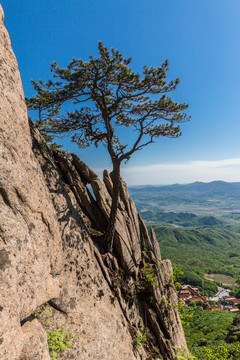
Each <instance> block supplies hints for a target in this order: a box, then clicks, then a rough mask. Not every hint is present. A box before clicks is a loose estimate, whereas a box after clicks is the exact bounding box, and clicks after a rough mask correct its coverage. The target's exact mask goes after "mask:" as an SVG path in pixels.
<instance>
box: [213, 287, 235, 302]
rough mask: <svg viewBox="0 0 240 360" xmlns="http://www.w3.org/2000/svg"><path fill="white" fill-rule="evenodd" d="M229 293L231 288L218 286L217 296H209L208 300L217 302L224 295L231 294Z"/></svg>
mask: <svg viewBox="0 0 240 360" xmlns="http://www.w3.org/2000/svg"><path fill="white" fill-rule="evenodd" d="M229 293H230V290H229V289H224V288H222V287H220V286H218V293H217V294H216V295H215V296H213V297H210V298H208V300H212V301H216V302H217V301H219V300H220V299H222V298H223V297H224V296H229Z"/></svg>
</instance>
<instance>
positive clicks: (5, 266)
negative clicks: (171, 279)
mask: <svg viewBox="0 0 240 360" xmlns="http://www.w3.org/2000/svg"><path fill="white" fill-rule="evenodd" d="M3 17H4V15H3V11H2V8H0V69H1V71H0V127H1V129H0V305H1V306H0V324H1V325H0V344H1V345H0V354H1V355H0V358H1V359H6V360H10V359H17V358H18V356H20V354H21V351H22V348H23V346H24V342H25V339H27V337H28V335H27V334H25V333H24V329H22V328H21V325H20V321H21V320H23V319H24V318H26V317H27V316H29V315H30V314H31V313H32V312H33V310H34V309H35V308H36V307H37V306H39V305H41V304H42V303H44V302H46V301H47V300H48V299H49V297H54V296H58V293H59V283H60V280H59V276H60V271H61V267H62V261H61V236H60V233H59V226H58V222H57V219H56V215H55V211H54V208H53V204H52V202H51V199H50V197H49V191H48V189H47V186H46V184H45V182H44V179H43V176H42V171H41V168H40V166H39V164H38V163H37V161H36V160H35V158H34V156H33V153H32V150H31V147H32V141H31V137H30V131H29V126H28V118H27V111H26V105H25V102H24V95H23V91H22V84H21V80H20V76H19V71H18V66H17V62H16V59H15V56H14V54H13V52H12V49H11V44H10V40H9V36H8V34H7V31H6V29H5V28H4V26H3ZM10 319H11V320H10Z"/></svg>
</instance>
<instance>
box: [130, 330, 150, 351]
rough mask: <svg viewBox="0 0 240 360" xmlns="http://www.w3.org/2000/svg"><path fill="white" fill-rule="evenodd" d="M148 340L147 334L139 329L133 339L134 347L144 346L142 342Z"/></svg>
mask: <svg viewBox="0 0 240 360" xmlns="http://www.w3.org/2000/svg"><path fill="white" fill-rule="evenodd" d="M146 341H147V335H146V334H144V333H143V331H142V330H138V332H137V335H136V337H135V338H134V340H133V344H134V347H135V348H139V347H141V346H142V343H143V342H146Z"/></svg>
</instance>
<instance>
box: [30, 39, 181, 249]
mask: <svg viewBox="0 0 240 360" xmlns="http://www.w3.org/2000/svg"><path fill="white" fill-rule="evenodd" d="M98 52H99V57H93V56H90V57H89V61H83V60H82V59H76V58H73V59H72V61H70V63H69V65H68V66H67V67H66V68H61V67H59V66H58V65H57V63H56V62H54V63H52V64H51V71H52V72H53V77H54V80H49V81H47V82H43V81H42V80H40V81H39V82H36V81H34V80H32V83H33V86H34V89H35V90H36V92H37V94H36V96H33V97H31V98H29V99H27V105H28V108H29V109H32V110H36V111H37V113H38V119H37V120H36V121H37V123H38V124H40V127H41V128H42V130H44V131H45V132H46V134H50V136H51V134H56V133H57V134H71V135H72V136H71V138H72V141H73V142H76V143H77V144H78V145H79V146H80V147H82V148H84V147H87V146H89V145H90V144H91V143H93V144H95V146H98V145H99V144H103V145H104V146H105V147H106V148H107V150H108V153H109V155H110V158H111V161H112V166H113V171H112V181H113V198H112V206H111V213H110V219H109V223H108V228H107V231H106V242H107V245H108V249H109V251H111V250H112V247H113V238H114V232H115V223H116V214H117V207H118V201H119V192H120V166H121V163H122V162H123V161H124V162H126V161H128V160H129V159H130V157H131V156H132V155H133V153H135V152H136V151H139V150H141V149H142V148H144V147H145V146H147V145H148V144H151V143H153V142H154V141H155V139H157V138H159V137H160V136H164V137H165V136H167V137H172V138H176V137H178V136H180V135H181V132H180V128H179V125H178V124H179V123H181V122H183V121H186V120H188V117H187V115H186V114H185V113H184V112H183V111H184V110H185V109H186V108H187V104H185V103H177V102H174V101H173V100H172V99H171V98H170V97H169V96H167V95H166V94H168V93H169V92H171V91H173V90H175V89H176V87H177V84H178V83H179V79H178V78H177V79H176V80H171V81H169V82H167V81H166V71H167V70H168V61H167V60H165V61H164V62H163V63H162V65H161V66H159V67H156V68H155V67H149V68H148V67H147V66H146V65H144V66H143V72H142V74H139V73H136V72H134V71H133V70H132V69H131V68H130V67H129V64H130V63H131V58H124V57H123V55H122V54H121V53H120V52H119V51H118V50H115V49H113V48H112V49H111V51H109V50H108V48H107V47H106V46H104V45H103V44H102V42H99V45H98ZM55 80H56V81H55ZM65 102H70V107H69V108H70V109H72V108H73V104H75V105H77V108H76V109H75V110H73V111H67V112H66V113H65V114H63V112H61V109H62V105H63V104H64V103H65ZM83 104H85V106H83ZM119 127H122V128H126V130H127V129H128V128H129V129H132V131H128V132H127V133H125V132H124V135H122V133H123V132H122V130H121V131H119ZM126 135H127V136H126ZM129 137H130V139H129ZM124 141H125V143H124Z"/></svg>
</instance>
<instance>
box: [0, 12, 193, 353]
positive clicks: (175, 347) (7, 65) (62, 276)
mask: <svg viewBox="0 0 240 360" xmlns="http://www.w3.org/2000/svg"><path fill="white" fill-rule="evenodd" d="M0 64H1V73H0V80H1V81H0V97H1V102H0V151H1V160H0V195H1V196H0V212H1V217H0V289H1V291H0V358H1V359H2V360H15V359H16V360H17V359H19V360H20V359H21V360H30V359H31V360H33V359H39V360H47V359H50V355H49V351H48V345H47V337H46V331H45V329H51V330H57V328H58V327H59V326H63V327H64V329H65V330H67V331H68V332H69V333H71V334H73V335H74V338H72V340H71V342H72V347H71V348H67V349H66V350H64V351H62V352H60V353H59V354H58V357H57V358H58V359H81V360H85V359H94V360H95V359H96V360H98V359H106V360H115V359H116V358H118V359H119V360H135V359H143V360H145V359H157V358H162V359H166V360H168V359H169V360H173V359H175V358H176V354H177V352H178V351H179V349H186V343H185V339H184V334H183V330H182V326H181V323H180V320H179V315H178V312H177V296H176V292H175V289H174V286H173V283H172V267H171V263H170V261H168V260H163V261H162V260H161V254H160V250H159V246H158V243H157V240H156V237H155V234H154V232H153V231H151V234H150V236H149V234H148V231H147V229H146V227H145V225H144V223H143V221H142V219H141V218H140V216H139V215H138V214H137V211H136V208H135V205H134V203H133V201H132V200H131V199H130V197H129V194H128V190H127V186H126V184H125V183H124V181H122V183H121V201H120V204H119V209H118V214H117V227H116V234H115V239H114V250H113V254H109V253H107V252H106V249H105V244H104V232H105V230H106V226H107V222H108V218H109V214H110V204H111V195H112V181H111V176H110V175H109V174H108V173H107V172H106V171H105V172H104V183H102V182H101V181H100V180H99V178H98V177H97V175H96V174H95V173H94V172H93V171H92V170H91V169H89V168H88V167H87V165H85V164H84V163H83V162H82V161H81V160H80V159H79V158H78V157H77V156H76V155H74V154H72V156H71V157H67V156H66V154H64V153H63V152H60V151H55V152H54V153H53V152H52V151H51V150H50V149H49V148H48V146H47V145H46V143H45V142H44V140H43V139H42V137H41V136H40V134H39V133H38V131H37V130H36V129H35V128H34V127H33V125H32V124H31V123H30V126H29V122H28V117H27V111H26V106H25V103H24V96H23V91H22V86H21V80H20V77H19V72H18V67H17V63H16V59H15V57H14V55H13V53H12V50H11V44H10V41H9V37H8V34H7V32H6V30H5V28H4V26H3V11H2V9H1V10H0ZM89 187H91V189H92V191H89ZM33 313H35V315H37V318H35V317H34V316H33V315H32V314H33Z"/></svg>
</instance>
